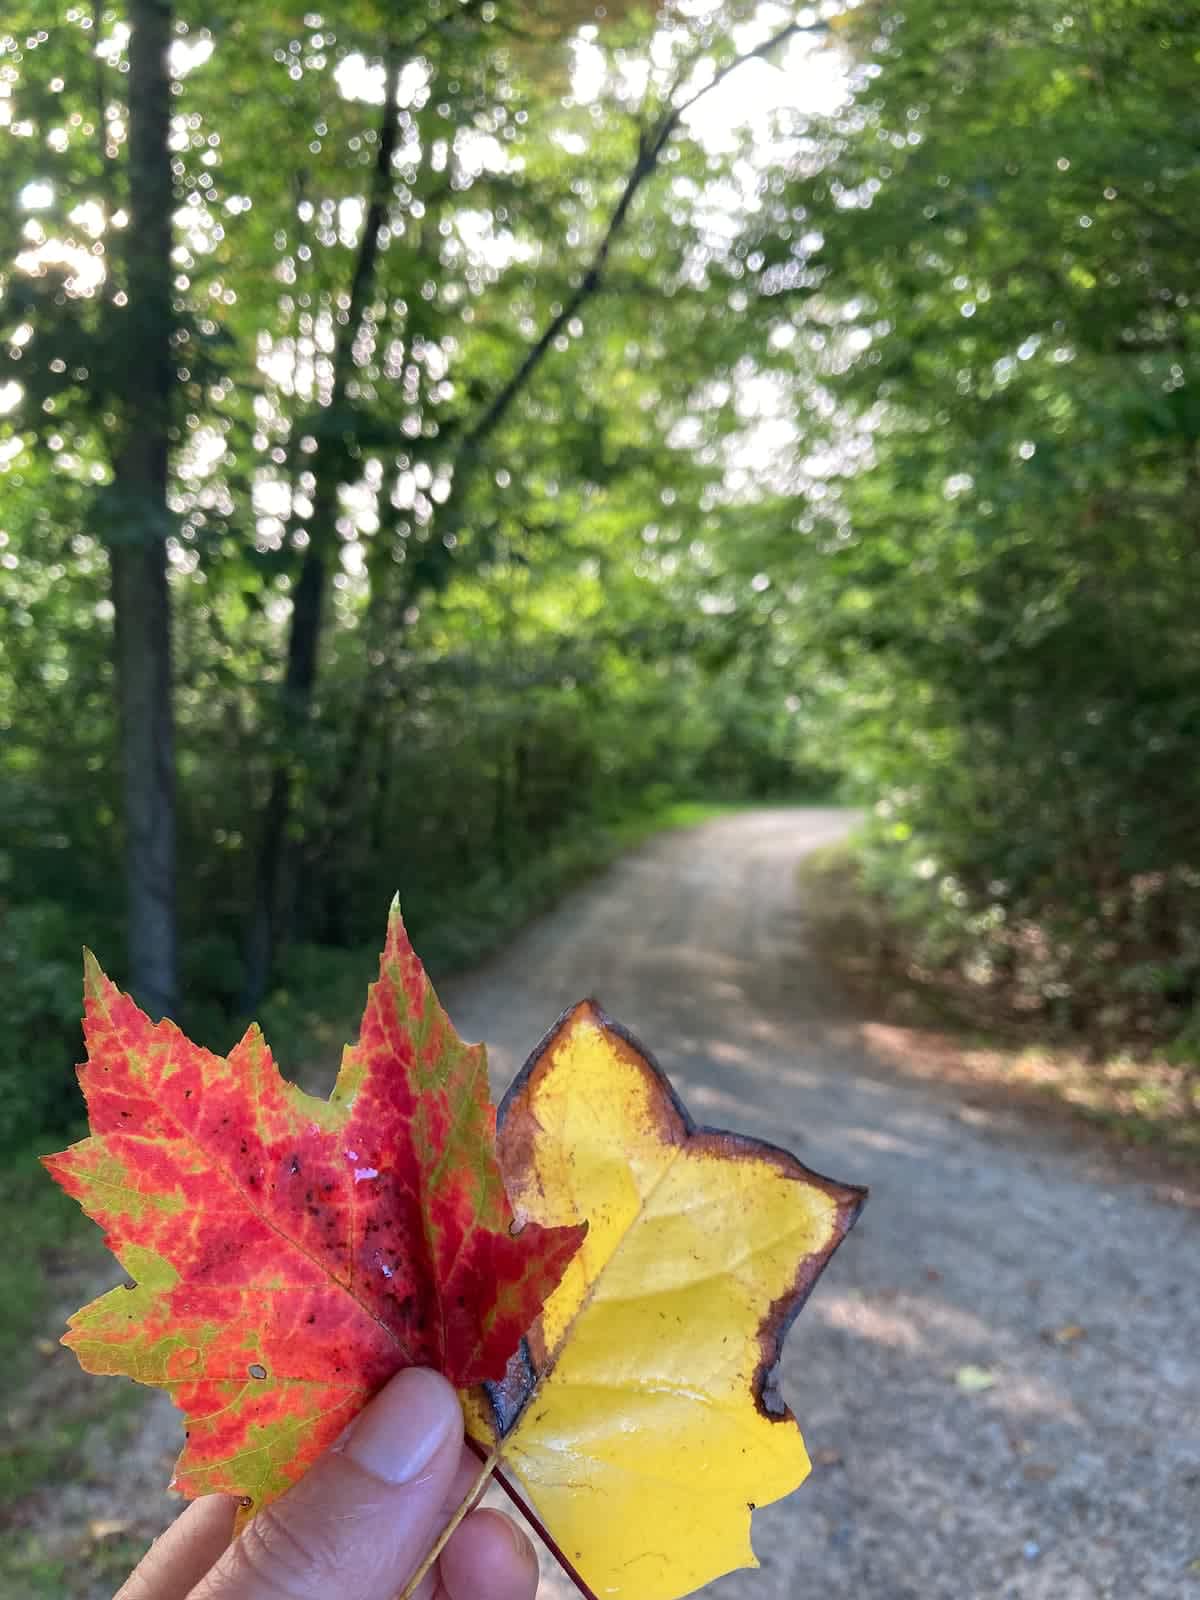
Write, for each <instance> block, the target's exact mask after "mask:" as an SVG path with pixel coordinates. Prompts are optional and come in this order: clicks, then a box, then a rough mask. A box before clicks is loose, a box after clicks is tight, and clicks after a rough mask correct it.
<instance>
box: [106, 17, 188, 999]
mask: <svg viewBox="0 0 1200 1600" xmlns="http://www.w3.org/2000/svg"><path fill="white" fill-rule="evenodd" d="M129 20H130V23H131V25H132V30H133V31H132V37H131V39H130V46H129V212H130V220H129V226H128V228H127V229H126V230H125V234H124V242H125V255H124V269H125V285H124V288H125V292H126V294H127V295H128V298H129V306H128V309H127V310H126V311H125V312H124V314H123V315H124V318H125V319H126V322H127V341H126V346H125V358H124V364H123V369H122V373H121V387H122V391H123V392H122V406H121V413H122V416H121V435H120V442H119V445H118V448H117V450H116V454H115V457H114V461H113V471H114V480H115V481H114V489H115V496H114V500H113V505H114V507H119V508H120V510H119V513H118V514H117V516H115V517H114V525H113V526H110V528H109V529H108V530H107V534H108V547H109V562H110V568H111V574H112V602H113V608H114V612H115V624H114V635H115V655H116V676H117V703H118V716H119V723H120V730H121V762H122V768H123V781H124V807H125V859H126V868H125V872H126V902H127V907H126V909H127V915H128V926H129V936H128V940H129V942H128V948H129V981H130V985H131V987H132V989H133V991H134V993H135V994H136V995H137V997H138V999H139V1000H140V1001H141V1003H142V1004H143V1005H144V1006H146V1007H147V1009H148V1010H149V1011H150V1012H151V1013H152V1014H153V1015H155V1016H161V1015H163V1014H164V1013H166V1012H170V1011H173V1010H174V1009H175V1007H176V1004H177V1001H178V968H177V931H176V912H175V729H174V715H173V709H172V703H171V614H170V594H169V590H168V587H167V547H166V538H167V532H168V529H169V526H170V520H169V516H168V511H167V470H168V461H169V450H170V410H171V390H172V369H171V330H172V321H173V318H172V308H171V213H172V210H173V208H174V197H173V190H172V183H171V167H170V155H169V153H168V135H169V131H170V115H171V111H170V107H171V84H170V75H169V71H168V66H167V51H168V49H169V47H170V44H171V37H172V20H173V18H172V8H171V5H170V3H169V0H131V4H130V7H129Z"/></svg>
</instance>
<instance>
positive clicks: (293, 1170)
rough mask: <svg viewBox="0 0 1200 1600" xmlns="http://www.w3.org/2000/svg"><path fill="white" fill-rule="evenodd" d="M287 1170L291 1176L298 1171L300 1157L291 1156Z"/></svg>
mask: <svg viewBox="0 0 1200 1600" xmlns="http://www.w3.org/2000/svg"><path fill="white" fill-rule="evenodd" d="M288 1171H289V1172H290V1173H291V1174H292V1177H293V1178H294V1177H295V1176H296V1174H297V1173H298V1172H299V1171H300V1157H299V1156H293V1157H292V1164H291V1166H290V1167H289V1168H288Z"/></svg>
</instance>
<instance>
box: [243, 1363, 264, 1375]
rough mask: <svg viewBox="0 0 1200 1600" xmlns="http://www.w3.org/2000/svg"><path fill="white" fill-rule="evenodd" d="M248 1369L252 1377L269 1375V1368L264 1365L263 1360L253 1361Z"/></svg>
mask: <svg viewBox="0 0 1200 1600" xmlns="http://www.w3.org/2000/svg"><path fill="white" fill-rule="evenodd" d="M247 1370H248V1371H249V1373H250V1376H251V1377H252V1378H265V1377H266V1375H267V1369H266V1367H264V1366H263V1364H262V1362H261V1361H254V1362H251V1364H250V1366H249V1368H248V1369H247Z"/></svg>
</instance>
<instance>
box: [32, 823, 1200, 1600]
mask: <svg viewBox="0 0 1200 1600" xmlns="http://www.w3.org/2000/svg"><path fill="white" fill-rule="evenodd" d="M846 825H847V824H846V815H845V813H840V812H836V811H822V810H786V811H784V810H779V811H761V812H755V813H750V814H745V815H740V816H736V817H731V818H727V819H723V820H720V821H717V822H713V823H710V824H707V825H705V826H704V827H702V828H700V829H698V830H693V831H691V832H687V833H677V834H670V835H666V836H663V837H660V838H658V839H656V840H653V841H652V842H651V843H650V844H648V845H646V846H645V847H644V848H642V849H641V850H640V851H638V852H636V853H635V854H634V855H632V856H630V857H629V858H627V859H626V860H625V861H624V862H622V863H621V864H620V865H619V866H618V867H617V868H615V869H614V870H613V871H611V872H609V873H608V874H606V875H605V876H604V877H603V878H602V879H600V880H599V881H597V882H596V883H595V884H594V885H592V886H591V887H590V888H588V889H587V890H585V891H583V892H581V893H579V894H576V895H574V896H573V897H571V898H570V899H569V900H568V901H566V902H565V903H564V904H563V905H562V906H561V907H560V908H559V909H558V910H557V911H556V912H554V913H553V914H552V915H550V916H548V917H546V918H545V919H543V920H542V921H541V922H539V923H538V924H537V925H535V926H534V927H533V928H532V929H530V930H529V931H528V932H527V933H525V934H524V935H522V936H521V937H520V938H519V939H517V940H516V941H514V943H513V944H512V946H511V947H510V948H509V949H508V950H507V951H505V952H504V953H503V954H502V955H500V956H499V957H497V958H496V959H494V960H493V961H491V962H490V963H488V964H487V965H486V966H485V967H484V968H482V969H480V970H479V971H477V972H475V973H474V974H472V975H470V976H468V977H466V978H463V979H461V980H459V981H456V982H454V983H451V984H448V985H446V986H445V988H444V991H443V998H444V1000H445V1001H446V1003H447V1005H448V1008H449V1010H450V1012H451V1014H452V1016H453V1017H454V1020H455V1022H456V1024H457V1025H458V1027H459V1029H460V1030H461V1031H462V1032H463V1033H464V1034H465V1035H466V1037H468V1038H478V1037H486V1038H487V1040H488V1043H489V1046H490V1048H491V1057H492V1062H493V1065H494V1068H495V1077H496V1084H497V1087H498V1088H502V1087H503V1085H504V1084H505V1083H506V1082H507V1081H508V1079H509V1077H510V1076H511V1074H512V1072H513V1071H515V1070H516V1068H517V1067H518V1066H519V1065H520V1063H521V1061H522V1059H523V1058H524V1055H525V1053H526V1052H527V1050H528V1049H529V1048H530V1047H531V1045H532V1044H533V1043H534V1042H535V1040H536V1039H537V1038H538V1037H539V1036H540V1034H541V1033H542V1032H543V1031H544V1029H545V1028H546V1027H547V1026H548V1025H549V1024H550V1023H551V1022H552V1021H553V1020H554V1018H555V1017H556V1016H557V1015H558V1013H559V1012H560V1011H561V1010H562V1009H563V1008H564V1007H565V1006H567V1005H568V1004H570V1003H571V1002H572V1001H574V1000H577V999H579V998H581V997H582V996H583V995H584V994H586V993H591V994H593V995H594V996H595V997H596V998H597V999H598V1000H599V1001H600V1002H601V1004H602V1005H603V1006H604V1008H605V1009H606V1010H607V1011H608V1012H609V1014H610V1015H612V1016H614V1017H616V1018H618V1019H619V1020H621V1021H622V1022H624V1023H625V1024H626V1025H627V1026H629V1027H630V1028H632V1029H633V1031H634V1032H635V1033H636V1034H637V1035H638V1036H639V1037H640V1038H641V1039H642V1040H643V1041H644V1042H645V1043H646V1044H647V1045H648V1046H649V1047H650V1048H651V1049H652V1050H653V1051H654V1052H655V1054H656V1055H657V1056H658V1058H659V1060H660V1061H661V1062H662V1064H663V1065H664V1066H665V1067H666V1069H667V1070H668V1072H669V1073H670V1074H671V1075H672V1077H673V1079H674V1081H675V1083H676V1086H677V1087H678V1089H679V1090H680V1092H681V1094H682V1096H683V1098H684V1100H685V1101H686V1102H687V1104H688V1105H689V1107H690V1108H691V1110H692V1111H693V1113H694V1114H695V1115H696V1116H697V1118H698V1120H701V1121H705V1122H711V1123H716V1124H723V1125H726V1126H729V1127H732V1128H738V1129H741V1130H743V1131H745V1132H748V1133H752V1134H760V1135H762V1136H764V1137H769V1138H771V1139H772V1140H774V1141H775V1142H778V1143H782V1144H785V1145H788V1146H789V1147H790V1148H792V1149H794V1150H795V1151H796V1152H797V1154H799V1155H800V1156H801V1158H802V1159H803V1160H804V1161H806V1162H807V1163H808V1164H809V1165H810V1166H813V1167H815V1168H817V1169H818V1170H819V1171H823V1172H827V1173H829V1174H830V1175H831V1176H834V1177H836V1178H839V1179H842V1180H846V1181H852V1182H858V1183H867V1184H869V1185H870V1187H871V1191H872V1195H871V1201H870V1204H869V1205H868V1207H867V1210H866V1213H865V1215H864V1218H863V1220H862V1221H861V1222H860V1224H859V1226H858V1228H857V1229H856V1231H855V1232H854V1233H853V1234H852V1235H851V1236H850V1239H849V1240H848V1242H847V1243H846V1244H845V1245H844V1246H843V1248H842V1250H841V1252H840V1253H839V1255H838V1256H837V1258H836V1259H835V1261H834V1263H833V1265H832V1266H831V1268H830V1270H829V1273H828V1275H827V1277H826V1279H825V1280H824V1281H823V1283H822V1284H821V1286H820V1287H819V1288H818V1290H817V1292H816V1293H815V1294H814V1295H813V1298H812V1300H811V1301H810V1302H809V1305H808V1308H807V1309H806V1311H805V1313H804V1315H803V1317H802V1318H801V1320H800V1322H799V1323H798V1324H797V1326H796V1328H795V1329H794V1331H793V1333H792V1335H791V1338H790V1340H789V1344H788V1348H787V1351H786V1355H785V1360H784V1370H783V1387H784V1392H785V1394H786V1395H787V1396H788V1399H789V1400H790V1402H791V1404H792V1406H793V1408H794V1409H795V1411H796V1413H797V1415H798V1416H799V1418H800V1419H801V1422H802V1424H803V1425H804V1430H805V1435H806V1437H807V1440H808V1444H809V1449H810V1452H811V1453H812V1455H813V1457H814V1460H815V1462H816V1463H817V1465H816V1468H815V1471H814V1473H813V1476H812V1478H811V1479H810V1480H809V1482H808V1483H807V1484H806V1485H805V1487H804V1488H803V1489H802V1490H801V1491H800V1492H799V1493H798V1494H797V1495H794V1496H793V1497H791V1499H789V1500H788V1501H787V1502H784V1503H782V1504H781V1505H778V1506H775V1507H770V1508H767V1509H765V1510H763V1511H760V1512H758V1513H757V1514H756V1516H755V1519H754V1520H755V1543H756V1546H757V1548H758V1551H759V1554H760V1557H761V1560H762V1565H763V1569H764V1571H763V1573H762V1574H761V1575H757V1576H756V1575H754V1574H751V1573H740V1574H734V1575H732V1576H731V1577H729V1578H726V1579H723V1580H722V1581H721V1582H719V1583H717V1584H714V1585H712V1586H711V1588H710V1589H709V1590H708V1591H707V1593H709V1594H711V1595H712V1596H714V1597H719V1600H785V1597H787V1600H791V1597H795V1600H801V1597H804V1596H820V1597H826V1600H827V1597H837V1600H841V1597H845V1600H850V1597H855V1600H858V1597H860V1596H861V1597H868V1600H1096V1597H1100V1596H1114V1597H1115V1596H1121V1597H1122V1600H1125V1597H1131V1596H1138V1597H1140V1600H1181V1597H1182V1600H1187V1596H1189V1595H1195V1596H1196V1597H1197V1600H1200V1271H1198V1268H1200V1250H1198V1244H1200V1215H1198V1214H1197V1213H1196V1212H1194V1211H1189V1210H1187V1209H1183V1208H1179V1207H1171V1206H1167V1205H1162V1204H1159V1203H1156V1201H1155V1199H1154V1198H1153V1196H1152V1194H1151V1191H1150V1190H1149V1189H1148V1188H1146V1187H1144V1186H1143V1185H1141V1184H1139V1183H1136V1182H1133V1181H1130V1180H1128V1179H1125V1178H1121V1177H1119V1176H1116V1175H1114V1174H1113V1173H1112V1171H1111V1170H1109V1168H1108V1167H1107V1166H1106V1165H1105V1164H1104V1162H1103V1160H1102V1158H1100V1157H1099V1156H1097V1155H1095V1154H1087V1153H1080V1152H1078V1151H1072V1150H1071V1149H1069V1148H1067V1147H1066V1146H1065V1144H1064V1143H1063V1142H1062V1141H1063V1135H1062V1134H1061V1133H1056V1132H1054V1131H1052V1130H1049V1129H1038V1128H1037V1127H1033V1126H1031V1125H1030V1123H1029V1122H1028V1121H1027V1120H1022V1119H1020V1118H1018V1117H1016V1116H1015V1115H1014V1116H1011V1117H1010V1116H1008V1115H1007V1114H1005V1113H1002V1112H996V1111H987V1110H980V1109H978V1108H974V1107H972V1106H970V1105H968V1104H964V1103H963V1102H962V1100H961V1097H960V1096H959V1095H958V1094H956V1092H955V1091H952V1090H940V1089H938V1088H936V1087H930V1086H926V1085H921V1084H913V1083H910V1082H898V1081H896V1080H895V1079H894V1078H893V1077H891V1076H889V1074H888V1072H887V1070H886V1068H885V1067H884V1066H883V1065H882V1063H880V1062H878V1061H876V1060H874V1059H873V1058H872V1057H871V1055H870V1052H869V1050H868V1048H867V1046H866V1044H865V1043H864V1036H863V1027H862V1021H861V1019H859V1018H857V1017H855V1016H854V1015H852V1014H850V1012H849V1011H848V1010H847V1009H846V1006H845V1003H844V1002H841V1001H839V998H838V996H837V994H836V993H835V991H834V989H833V987H832V985H831V984H830V982H829V980H828V979H827V977H826V976H825V975H824V974H823V972H822V970H821V969H820V967H819V966H818V965H817V964H816V963H815V962H814V961H812V960H811V958H809V957H808V956H807V955H806V945H805V940H806V925H805V918H804V908H803V906H802V904H801V903H800V901H799V899H798V895H797V890H796V883H795V871H794V869H795V865H796V862H797V860H798V858H799V857H800V856H801V855H803V854H804V853H805V851H807V850H809V849H812V848H814V847H815V846H817V845H819V844H822V843H825V842H826V841H828V840H831V839H833V838H835V837H837V836H838V835H839V834H840V833H842V832H843V831H844V829H845V827H846ZM177 1437H178V1435H177V1430H176V1423H175V1417H174V1413H173V1412H172V1411H171V1408H170V1407H169V1406H168V1405H160V1404H157V1403H155V1404H151V1405H149V1406H147V1408H146V1411H145V1420H144V1422H143V1424H142V1426H141V1428H140V1430H139V1432H138V1433H137V1435H136V1437H135V1438H134V1440H133V1442H132V1443H131V1445H130V1446H129V1448H128V1450H125V1451H122V1457H121V1460H120V1461H117V1462H113V1463H109V1464H108V1468H109V1470H107V1471H106V1470H105V1464H104V1463H96V1471H95V1472H94V1473H93V1478H94V1481H93V1482H92V1483H90V1484H89V1485H86V1486H82V1485H80V1486H72V1487H68V1488H65V1489H62V1490H60V1491H58V1492H57V1493H56V1495H55V1496H54V1506H53V1516H54V1518H55V1520H56V1521H58V1522H59V1524H60V1525H61V1524H62V1522H63V1521H66V1522H67V1523H70V1522H72V1521H75V1522H76V1523H77V1522H78V1519H83V1520H86V1519H88V1518H95V1517H101V1518H103V1517H114V1516H115V1517H126V1518H128V1517H132V1518H133V1519H134V1522H135V1526H136V1527H137V1528H138V1529H139V1530H141V1531H144V1532H146V1533H149V1532H152V1531H154V1529H155V1528H156V1526H158V1525H159V1524H160V1523H161V1521H162V1520H163V1519H164V1518H165V1517H166V1516H167V1515H169V1514H170V1509H169V1504H168V1501H167V1499H166V1497H165V1496H164V1495H163V1494H162V1492H161V1488H160V1485H161V1483H162V1482H163V1481H164V1480H165V1477H166V1475H167V1471H168V1469H169V1465H170V1461H171V1458H172V1457H173V1454H174V1451H175V1449H176V1441H177ZM118 1484H120V1485H121V1487H120V1488H119V1489H118V1487H117V1485H118ZM572 1592H573V1591H570V1590H568V1589H567V1588H566V1586H565V1585H562V1584H561V1583H560V1581H559V1580H558V1579H557V1578H555V1577H554V1576H549V1577H548V1580H547V1584H546V1593H545V1600H560V1597H563V1600H565V1596H566V1595H567V1594H568V1593H572ZM67 1600H94V1597H93V1596H92V1595H91V1594H90V1593H87V1594H85V1593H84V1592H80V1593H78V1594H76V1595H71V1596H69V1597H67ZM95 1600H98V1597H95Z"/></svg>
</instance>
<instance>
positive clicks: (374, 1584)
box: [116, 1368, 537, 1600]
mask: <svg viewBox="0 0 1200 1600" xmlns="http://www.w3.org/2000/svg"><path fill="white" fill-rule="evenodd" d="M478 1474H479V1463H478V1462H477V1461H476V1459H475V1457H474V1456H473V1455H472V1454H471V1452H470V1451H469V1450H468V1449H467V1448H466V1446H465V1445H464V1444H463V1420H462V1410H461V1408H460V1406H459V1403H458V1398H457V1396H456V1395H455V1393H454V1390H453V1389H452V1388H451V1387H450V1385H449V1384H448V1383H447V1382H446V1380H445V1379H444V1378H442V1377H439V1376H438V1375H437V1373H434V1372H426V1371H423V1370H420V1369H417V1368H412V1369H409V1370H408V1371H405V1372H401V1373H399V1374H398V1375H397V1376H396V1377H395V1378H393V1379H392V1381H391V1382H390V1383H389V1384H388V1385H387V1387H386V1388H384V1389H383V1390H382V1391H381V1392H380V1393H379V1394H378V1395H377V1396H376V1397H375V1399H374V1400H372V1402H371V1403H370V1405H369V1406H367V1407H366V1409H365V1410H364V1411H363V1412H362V1414H361V1415H360V1416H358V1417H357V1418H356V1419H355V1421H354V1422H353V1424H352V1425H351V1427H350V1429H349V1430H348V1431H347V1432H346V1433H345V1434H344V1435H343V1436H342V1438H341V1439H340V1440H339V1441H338V1442H337V1444H336V1445H334V1446H333V1447H332V1449H330V1450H328V1451H326V1453H325V1455H323V1456H322V1457H321V1459H320V1460H319V1461H318V1462H317V1463H316V1464H315V1465H314V1466H313V1467H312V1469H311V1470H310V1471H309V1472H308V1473H306V1474H305V1476H304V1477H303V1478H302V1479H301V1480H300V1482H299V1483H297V1484H296V1485H295V1486H294V1487H293V1488H291V1489H290V1490H289V1491H288V1493H287V1494H285V1495H283V1496H282V1497H281V1498H280V1499H278V1500H276V1501H275V1502H274V1503H273V1504H272V1505H269V1506H267V1507H265V1508H264V1509H263V1510H262V1511H260V1512H259V1513H258V1515H257V1516H256V1517H255V1518H254V1519H253V1521H252V1522H250V1523H249V1524H248V1526H247V1527H246V1529H245V1531H244V1532H243V1533H242V1535H241V1537H240V1538H238V1539H236V1540H235V1539H233V1538H232V1534H233V1518H234V1513H235V1511H236V1508H237V1502H236V1501H235V1500H234V1499H232V1498H231V1497H230V1496H228V1495H210V1496H209V1497H208V1498H206V1499H204V1500H197V1501H196V1502H195V1503H194V1504H193V1505H191V1506H189V1507H188V1509H187V1510H186V1511H185V1512H184V1513H183V1515H182V1516H181V1517H179V1519H178V1520H177V1521H176V1522H175V1523H174V1524H173V1525H172V1526H171V1527H170V1528H169V1529H168V1530H167V1532H166V1533H164V1534H163V1536H162V1538H161V1539H158V1540H156V1542H155V1543H154V1544H153V1545H152V1546H151V1548H150V1550H149V1551H148V1553H147V1554H146V1556H145V1558H144V1560H143V1561H142V1562H141V1563H140V1565H139V1566H138V1567H137V1569H136V1571H135V1572H134V1573H133V1574H132V1576H131V1577H130V1578H129V1580H128V1581H127V1582H126V1584H125V1585H124V1587H123V1588H122V1589H121V1591H120V1593H119V1594H118V1595H117V1596H116V1600H334V1597H335V1596H336V1597H337V1600H396V1597H397V1596H398V1595H399V1594H400V1592H401V1591H402V1590H403V1588H404V1586H405V1584H406V1582H407V1581H408V1579H409V1577H410V1575H411V1574H412V1573H414V1572H415V1571H416V1570H417V1568H418V1567H419V1566H420V1564H421V1562H422V1560H423V1559H424V1558H425V1556H426V1555H427V1554H428V1552H429V1550H430V1549H431V1548H432V1547H433V1544H434V1542H435V1540H436V1539H437V1536H438V1534H439V1533H440V1532H441V1531H442V1529H443V1528H444V1527H445V1525H446V1523H447V1522H448V1521H449V1520H450V1518H451V1516H452V1515H453V1514H454V1512H455V1511H457V1509H458V1507H459V1506H460V1505H461V1504H462V1502H463V1500H464V1499H465V1498H466V1496H467V1495H468V1494H469V1493H470V1491H471V1485H472V1484H473V1483H474V1482H475V1480H476V1478H477V1477H478ZM536 1591H537V1558H536V1556H535V1555H534V1551H533V1546H532V1545H531V1544H530V1542H529V1540H528V1539H527V1538H526V1537H525V1535H524V1534H523V1533H522V1532H521V1530H520V1529H519V1528H518V1527H516V1525H515V1524H514V1523H512V1522H511V1521H510V1520H509V1519H508V1518H507V1517H506V1516H504V1515H502V1514H501V1513H500V1512H498V1511H472V1512H471V1513H470V1514H469V1515H468V1516H467V1517H466V1518H465V1519H464V1521H463V1522H462V1523H461V1524H460V1526H459V1527H458V1528H456V1529H455V1531H454V1534H453V1537H452V1538H451V1539H450V1542H449V1543H448V1544H447V1546H446V1548H445V1549H444V1550H443V1551H442V1554H441V1556H440V1557H439V1559H438V1562H437V1564H436V1566H435V1567H434V1568H433V1569H432V1570H431V1571H430V1572H429V1573H428V1574H427V1575H426V1576H425V1577H424V1578H423V1579H422V1581H421V1584H420V1586H419V1588H418V1589H417V1593H416V1600H534V1595H535V1593H536Z"/></svg>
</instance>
